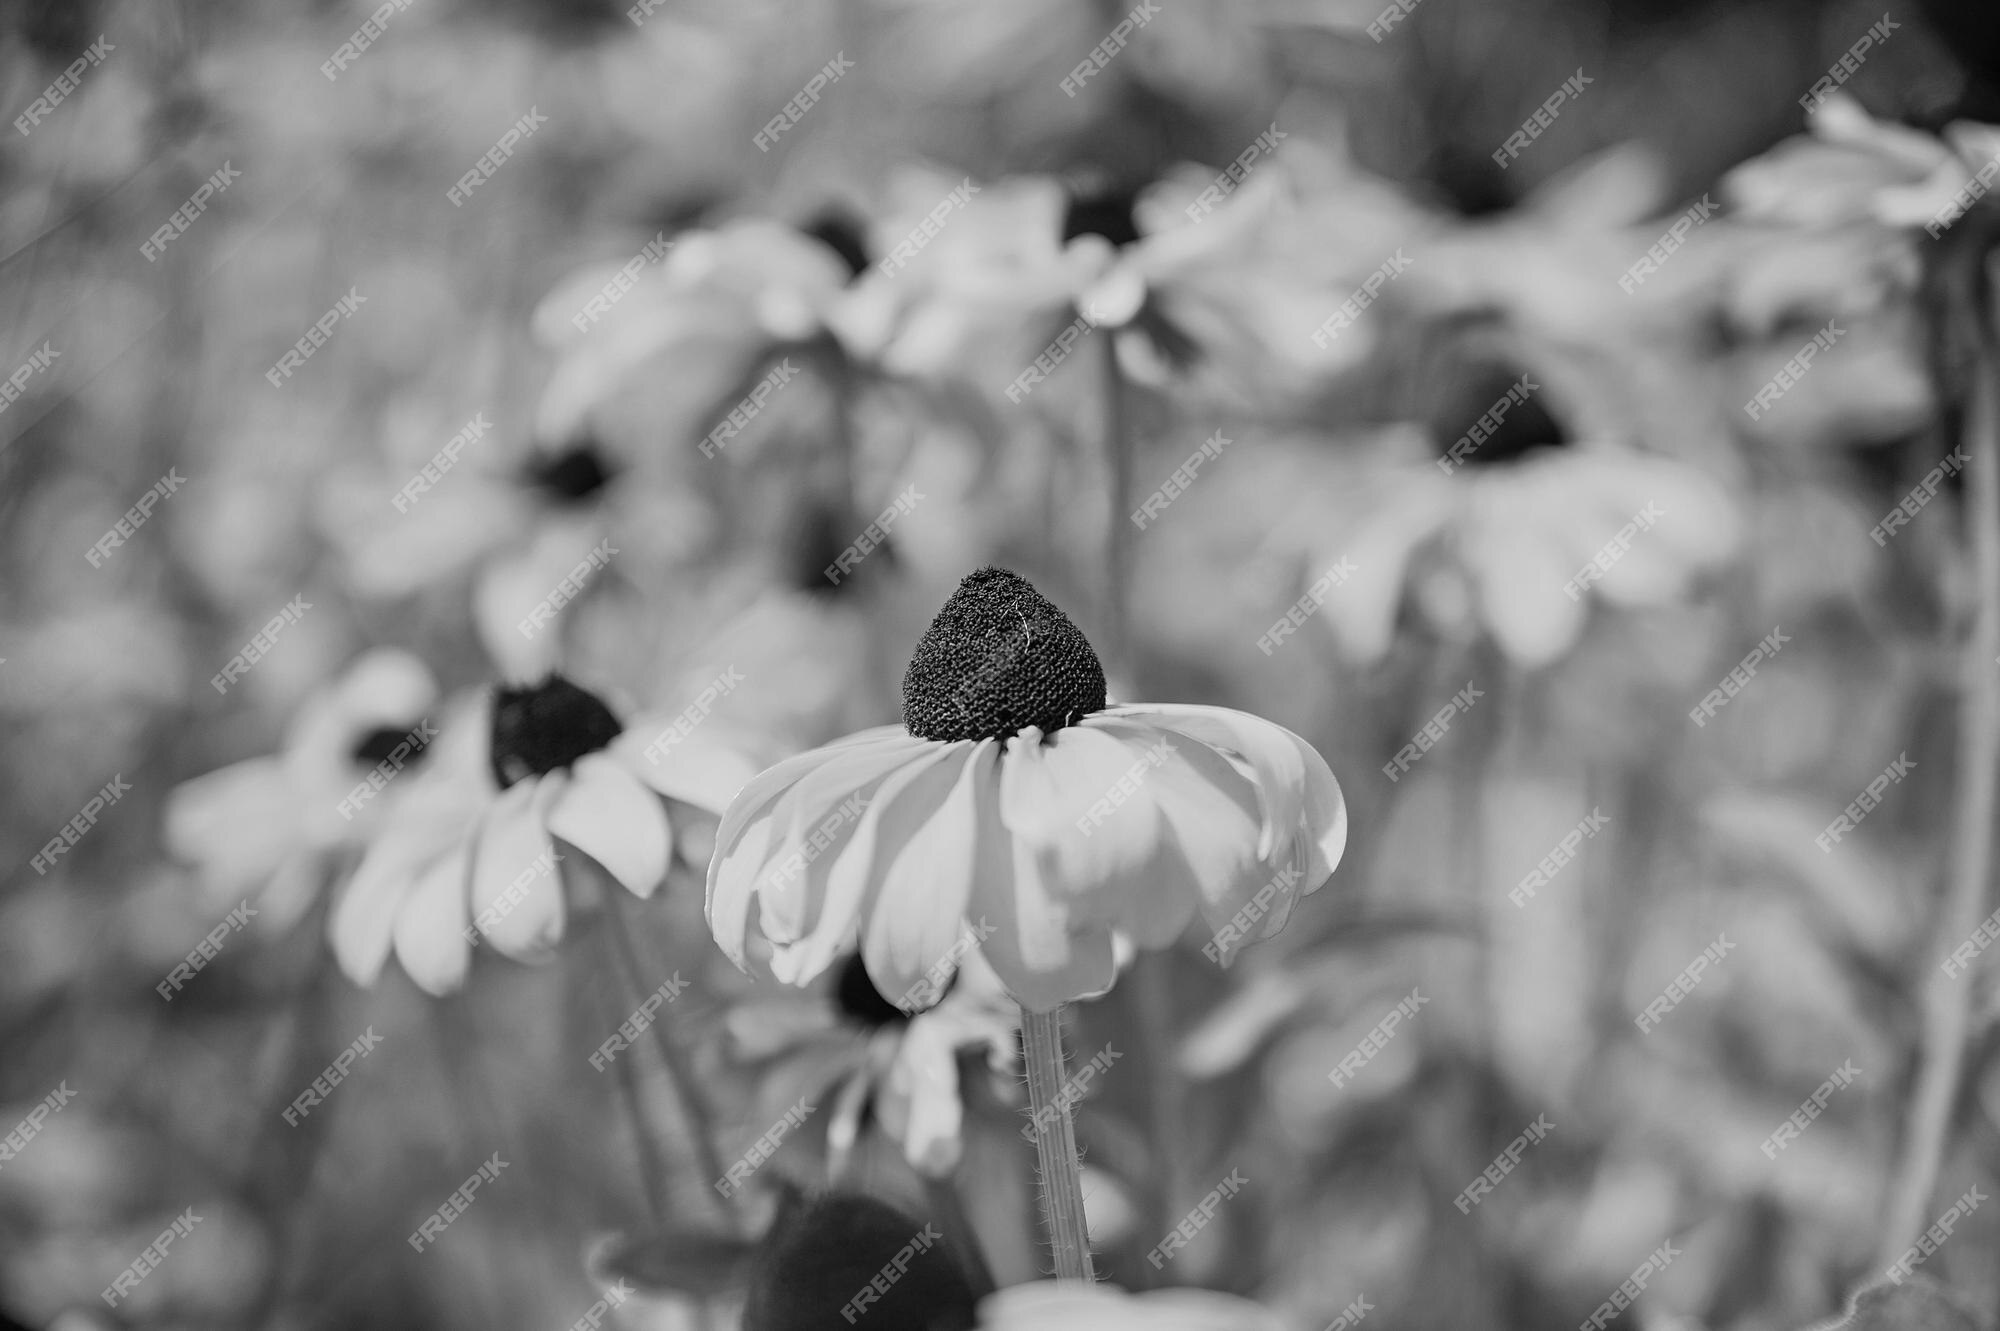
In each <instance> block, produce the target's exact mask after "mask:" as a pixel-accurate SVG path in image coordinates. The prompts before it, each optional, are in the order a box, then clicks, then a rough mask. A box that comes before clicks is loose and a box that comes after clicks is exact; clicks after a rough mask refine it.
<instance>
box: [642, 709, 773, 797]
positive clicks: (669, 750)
mask: <svg viewBox="0 0 2000 1331" xmlns="http://www.w3.org/2000/svg"><path fill="white" fill-rule="evenodd" d="M649 749H651V750H652V751H651V752H650V753H649V752H648V750H649ZM611 752H612V754H613V755H614V756H616V757H617V758H618V759H619V760H620V761H622V762H623V763H624V764H625V766H626V767H627V768H629V769H630V770H631V772H632V773H633V774H634V775H635V776H637V777H638V778H639V779H640V780H641V781H643V782H645V783H646V784H647V785H649V786H651V787H652V788H653V789H654V790H657V791H658V792H659V793H660V794H662V795H665V796H667V797H668V798H669V799H677V800H682V801H684V802H686V803H688V804H692V805H694V806H695V807H696V808H698V809H706V810H707V811H708V812H710V813H712V814H715V815H716V816H718V817H720V816H721V815H722V813H723V811H724V810H726V809H727V808H728V807H729V803H730V801H731V800H733V799H735V798H736V796H737V794H738V793H739V792H740V791H742V789H743V788H744V787H745V786H747V785H748V784H749V783H750V781H751V779H752V778H753V777H755V776H756V775H757V770H758V769H757V764H756V763H754V762H752V761H751V760H750V759H749V757H747V756H746V755H745V754H744V753H743V752H742V751H741V750H740V749H738V748H736V747H734V746H733V745H730V744H728V743H726V742H724V741H722V740H721V739H720V738H719V737H717V736H714V735H705V734H702V733H701V732H699V731H689V732H688V733H686V734H683V735H676V733H675V731H674V729H673V727H672V726H671V724H669V725H668V726H667V727H665V728H664V729H662V728H659V727H655V726H653V725H651V724H650V723H647V722H635V723H634V724H633V726H632V727H631V728H630V729H628V730H627V731H626V732H625V733H624V734H622V735H620V736H619V737H618V738H617V739H615V740H613V741H612V742H611Z"/></svg>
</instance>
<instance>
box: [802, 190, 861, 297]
mask: <svg viewBox="0 0 2000 1331" xmlns="http://www.w3.org/2000/svg"><path fill="white" fill-rule="evenodd" d="M805 234H807V235H808V236H811V237H812V238H813V239H814V240H816V241H818V242H819V243H820V244H822V245H824V246H826V247H827V248H828V249H830V250H832V251H833V252H834V253H835V254H837V255H839V256H840V261H841V262H842V263H844V264H846V265H847V280H848V281H850V282H852V281H853V280H854V279H855V278H857V277H859V276H861V275H862V274H863V273H865V272H867V271H868V242H867V241H866V240H864V239H863V238H862V235H861V228H860V226H859V225H857V224H856V223H855V221H854V219H853V218H852V217H850V216H848V214H847V213H846V211H845V210H843V209H839V208H828V209H827V210H825V211H824V212H822V213H820V214H819V215H818V216H816V217H814V218H813V220H812V221H810V222H808V223H806V225H805Z"/></svg>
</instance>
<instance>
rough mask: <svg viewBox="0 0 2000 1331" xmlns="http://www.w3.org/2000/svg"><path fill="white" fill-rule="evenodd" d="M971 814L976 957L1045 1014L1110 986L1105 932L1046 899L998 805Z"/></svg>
mask: <svg viewBox="0 0 2000 1331" xmlns="http://www.w3.org/2000/svg"><path fill="white" fill-rule="evenodd" d="M1005 762H1006V759H1004V758H1003V759H1002V766H1003V768H1004V766H1005ZM977 812H978V814H979V837H978V844H977V846H976V847H975V850H974V857H973V865H974V873H973V880H972V905H971V909H970V910H969V911H968V912H967V914H968V918H969V919H970V920H971V921H972V924H973V927H974V929H975V930H977V932H978V933H979V934H980V944H979V950H980V953H981V954H982V955H983V956H984V957H985V959H986V961H987V963H988V964H989V965H991V966H992V968H993V972H994V974H996V975H998V976H999V977H1000V981H1001V983H1002V984H1004V985H1006V987H1007V992H1008V993H1009V995H1010V996H1012V997H1013V998H1014V1000H1015V1001H1016V1002H1019V1003H1023V1004H1026V1005H1027V1006H1028V1007H1029V1008H1030V1009H1031V1010H1033V1011H1036V1012H1047V1011H1050V1010H1051V1009H1053V1008H1055V1007H1058V1006H1060V1005H1061V1004H1063V1003H1068V1002H1071V1001H1073V1000H1075V999H1078V998H1082V997H1085V996H1088V995H1091V994H1096V993H1102V992H1103V991H1104V990H1106V989H1109V988H1110V987H1111V982H1112V981H1113V980H1114V979H1115V978H1116V977H1117V964H1116V961H1115V959H1114V958H1113V956H1112V946H1111V931H1110V930H1109V929H1108V928H1103V927H1096V926H1089V925H1080V924H1076V923H1075V922H1074V921H1073V920H1072V918H1071V914H1070V909H1069V906H1068V905H1067V904H1066V903H1062V902H1058V901H1056V900H1054V899H1053V898H1051V896H1050V895H1049V893H1048V892H1047V891H1046V890H1045V889H1044V888H1043V886H1042V877H1041V869H1040V868H1039V866H1038V864H1037V862H1036V856H1035V853H1034V851H1033V850H1032V849H1031V848H1030V847H1029V846H1028V845H1026V844H1025V843H1024V842H1022V841H1021V840H1020V839H1019V838H1017V837H1016V836H1014V834H1013V833H1012V832H1009V831H1008V830H1007V829H1006V827H1005V826H1004V825H1003V824H1002V823H1001V821H1000V809H999V801H997V800H994V801H987V802H985V803H982V804H980V805H979V806H978V807H977Z"/></svg>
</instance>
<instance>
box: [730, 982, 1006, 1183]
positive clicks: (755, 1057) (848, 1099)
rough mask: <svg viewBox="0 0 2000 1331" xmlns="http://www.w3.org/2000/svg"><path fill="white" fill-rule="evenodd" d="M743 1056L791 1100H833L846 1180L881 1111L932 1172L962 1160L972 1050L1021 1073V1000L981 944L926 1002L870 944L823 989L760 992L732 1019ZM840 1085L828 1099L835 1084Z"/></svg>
mask: <svg viewBox="0 0 2000 1331" xmlns="http://www.w3.org/2000/svg"><path fill="white" fill-rule="evenodd" d="M725 1024H726V1029H727V1030H728V1032H729V1039H730V1050H731V1053H732V1054H733V1055H734V1057H735V1058H736V1059H737V1060H739V1061H741V1062H743V1063H745V1064H748V1065H751V1066H753V1067H757V1068H760V1069H763V1070H765V1071H767V1072H768V1074H769V1081H770V1083H771V1084H772V1085H774V1086H776V1087H777V1088H778V1090H777V1094H778V1095H779V1097H780V1098H782V1099H785V1101H786V1102H787V1103H790V1101H791V1100H792V1099H796V1098H797V1097H798V1096H799V1095H800V1094H804V1095H805V1096H806V1097H807V1098H808V1099H810V1100H811V1101H812V1102H813V1103H815V1104H822V1103H826V1104H830V1105H831V1106H832V1108H831V1110H830V1112H829V1113H828V1116H827V1129H826V1138H827V1153H828V1156H829V1162H828V1173H829V1175H831V1176H832V1177H835V1178H838V1177H840V1175H841V1174H842V1173H844V1172H845V1165H846V1162H847V1160H848V1158H849V1157H850V1156H851V1154H852V1152H853V1148H854V1145H855V1143H856V1142H857V1141H858V1140H859V1137H860V1133H861V1128H862V1125H863V1124H864V1123H866V1122H867V1121H868V1120H869V1119H870V1118H871V1117H872V1118H873V1119H874V1121H875V1122H876V1123H878V1124H879V1125H880V1126H881V1128H882V1130H883V1132H884V1133H885V1134H887V1136H888V1137H889V1138H890V1139H891V1140H893V1141H896V1142H898V1143H900V1144H901V1146H902V1148H903V1153H904V1155H905V1157H906V1158H907V1159H908V1160H909V1162H910V1164H911V1166H912V1167H913V1168H915V1169H916V1170H917V1171H918V1172H920V1173H923V1174H926V1175H928V1176H930V1177H932V1178H937V1177H941V1176H943V1175H946V1174H949V1173H950V1172H951V1171H952V1170H953V1169H955V1168H956V1167H957V1166H958V1161H959V1156H960V1154H961V1153H962V1151H963V1147H964V1142H963V1138H962V1136H961V1133H962V1129H963V1125H964V1117H965V1109H964V1104H963V1102H962V1100H961V1099H960V1095H959V1080H958V1072H959V1070H958V1061H959V1055H960V1054H961V1053H963V1052H968V1051H978V1050H984V1051H985V1054H986V1061H987V1065H988V1066H989V1067H990V1068H991V1069H992V1071H993V1072H994V1073H995V1074H996V1079H997V1078H1000V1077H1004V1078H1005V1080H1006V1083H1007V1084H1008V1085H1009V1086H1011V1084H1012V1082H1013V1079H1014V1078H1015V1077H1016V1076H1018V1068H1017V1061H1018V1060H1017V1046H1016V1043H1015V1041H1016V1030H1017V1026H1018V1022H1017V1019H1016V1013H1015V1008H1014V1004H1013V1003H1012V1002H1011V1001H1010V1000H1009V999H1008V998H1007V996H1006V993H1005V991H1004V990H1003V989H1002V988H1001V985H1000V979H999V977H998V976H996V975H995V974H994V973H993V970H992V968H991V967H990V966H988V965H986V964H985V962H984V961H983V960H982V959H981V958H980V957H979V955H978V954H977V953H976V952H975V953H972V954H970V955H968V956H967V957H966V958H965V959H964V961H963V963H962V964H961V965H960V967H959V970H958V973H957V975H956V976H955V977H954V982H953V983H952V984H951V985H950V987H949V988H948V989H947V990H946V991H945V993H944V996H943V997H942V998H940V999H939V1000H938V1001H937V1002H936V1003H935V1004H933V1005H932V1006H930V1007H928V1008H924V1009H922V1010H920V1011H915V1012H913V1011H911V1010H909V1008H906V1007H899V1006H897V1005H896V1004H894V1003H891V1002H890V1001H889V1000H888V999H886V998H884V997H883V996H882V994H881V992H880V991H879V990H878V989H876V988H875V984H874V982H873V981H872V980H870V979H869V978H868V971H867V968H866V967H865V966H864V965H863V964H862V961H861V957H860V954H858V953H850V954H848V956H847V957H846V959H845V960H843V961H842V962H840V963H839V964H838V965H837V966H836V967H833V968H830V969H829V970H828V972H827V974H826V975H825V976H824V977H823V978H822V981H821V983H820V984H819V986H818V987H817V992H813V991H808V992H805V993H789V992H788V993H785V994H782V995H776V996H773V995H769V994H759V995H752V996H750V997H748V998H746V999H745V1000H744V1001H742V1002H740V1003H738V1004H737V1005H736V1006H735V1007H733V1008H732V1009H731V1010H730V1012H729V1014H728V1016H727V1017H726V1018H725ZM829 1086H833V1087H835V1088H836V1089H835V1090H834V1091H833V1094H832V1096H831V1099H830V1100H829V1099H828V1097H827V1096H826V1094H825V1091H826V1088H827V1087H829Z"/></svg>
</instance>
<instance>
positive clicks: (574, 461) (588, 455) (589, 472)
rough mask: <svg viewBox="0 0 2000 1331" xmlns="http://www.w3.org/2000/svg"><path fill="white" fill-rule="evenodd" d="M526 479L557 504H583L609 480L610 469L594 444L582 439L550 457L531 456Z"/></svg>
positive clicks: (607, 483) (608, 482) (609, 481)
mask: <svg viewBox="0 0 2000 1331" xmlns="http://www.w3.org/2000/svg"><path fill="white" fill-rule="evenodd" d="M527 478H528V484H530V485H532V486H534V487H535V488H536V489H538V490H541V491H542V492H543V493H544V494H546V495H547V496H548V497H549V498H550V499H551V500H553V501H554V502H556V503H558V504H583V503H587V502H589V500H590V499H591V497H592V496H593V495H595V494H596V493H597V492H598V491H599V490H602V489H603V488H604V487H605V486H606V485H609V484H610V483H611V469H610V468H609V467H608V466H606V465H605V462H604V457H603V455H602V454H600V453H599V452H598V450H597V445H596V444H594V443H592V442H590V441H589V440H584V441H583V442H581V443H576V444H571V445H570V446H569V447H568V448H565V449H564V450H563V451H562V452H560V453H557V454H555V455H554V456H552V457H537V458H534V459H532V460H531V461H530V462H529V463H528V467H527Z"/></svg>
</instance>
